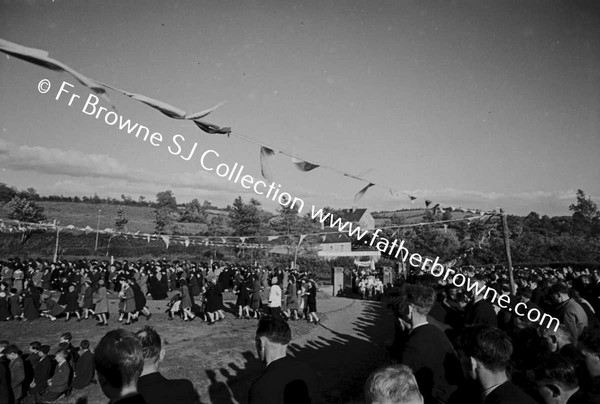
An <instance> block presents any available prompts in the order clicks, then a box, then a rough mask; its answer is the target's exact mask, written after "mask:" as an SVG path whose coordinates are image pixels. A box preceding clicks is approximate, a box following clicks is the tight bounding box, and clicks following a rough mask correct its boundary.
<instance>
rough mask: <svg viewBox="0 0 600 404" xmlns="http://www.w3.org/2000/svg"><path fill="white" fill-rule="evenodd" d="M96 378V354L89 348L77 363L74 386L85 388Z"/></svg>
mask: <svg viewBox="0 0 600 404" xmlns="http://www.w3.org/2000/svg"><path fill="white" fill-rule="evenodd" d="M93 379H94V354H93V353H91V352H90V351H89V350H87V351H85V352H84V353H82V354H81V356H80V357H79V359H78V360H77V363H76V364H75V375H74V376H73V388H74V389H78V390H79V389H83V388H85V387H86V386H87V385H89V384H90V383H91V382H92V380H93Z"/></svg>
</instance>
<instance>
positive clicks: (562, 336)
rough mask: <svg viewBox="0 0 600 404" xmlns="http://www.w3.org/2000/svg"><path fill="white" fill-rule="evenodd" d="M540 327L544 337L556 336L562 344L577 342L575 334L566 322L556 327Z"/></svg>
mask: <svg viewBox="0 0 600 404" xmlns="http://www.w3.org/2000/svg"><path fill="white" fill-rule="evenodd" d="M539 328H540V330H541V332H540V333H541V335H542V337H546V336H548V337H555V338H556V341H557V342H560V343H561V344H560V345H567V344H573V345H574V344H575V338H574V337H573V334H571V331H569V329H568V328H567V326H566V325H564V324H559V325H558V327H556V329H554V328H548V327H544V326H540V327H539Z"/></svg>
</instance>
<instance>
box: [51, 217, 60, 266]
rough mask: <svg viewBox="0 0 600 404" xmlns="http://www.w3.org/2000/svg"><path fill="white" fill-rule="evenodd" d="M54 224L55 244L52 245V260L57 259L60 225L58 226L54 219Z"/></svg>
mask: <svg viewBox="0 0 600 404" xmlns="http://www.w3.org/2000/svg"><path fill="white" fill-rule="evenodd" d="M54 222H55V224H56V244H55V245H54V259H53V261H52V262H56V261H58V237H59V234H60V227H58V223H59V222H57V221H56V220H55V221H54Z"/></svg>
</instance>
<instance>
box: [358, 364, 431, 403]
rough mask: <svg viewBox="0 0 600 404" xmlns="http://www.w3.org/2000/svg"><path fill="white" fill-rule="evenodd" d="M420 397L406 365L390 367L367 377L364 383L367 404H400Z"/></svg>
mask: <svg viewBox="0 0 600 404" xmlns="http://www.w3.org/2000/svg"><path fill="white" fill-rule="evenodd" d="M416 395H421V393H420V391H419V386H418V385H417V380H416V379H415V375H414V374H413V372H412V370H411V369H410V368H409V367H408V366H406V365H390V366H385V367H382V368H379V369H377V370H375V371H374V372H373V373H371V374H370V375H369V378H368V379H367V382H366V383H365V399H366V401H367V403H380V402H392V403H398V404H402V403H404V402H408V401H409V400H410V399H412V398H414V397H415V396H416Z"/></svg>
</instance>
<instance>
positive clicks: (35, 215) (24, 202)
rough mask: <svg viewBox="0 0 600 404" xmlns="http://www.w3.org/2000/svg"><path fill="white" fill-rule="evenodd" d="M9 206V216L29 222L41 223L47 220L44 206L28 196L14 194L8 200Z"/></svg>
mask: <svg viewBox="0 0 600 404" xmlns="http://www.w3.org/2000/svg"><path fill="white" fill-rule="evenodd" d="M8 208H9V209H10V214H9V218H11V219H15V220H19V221H21V222H27V223H39V222H41V221H44V220H46V216H45V215H44V208H42V207H41V206H38V205H37V204H36V203H35V202H33V201H30V200H28V199H27V198H19V197H18V196H14V197H13V198H12V199H11V200H10V202H8Z"/></svg>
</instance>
